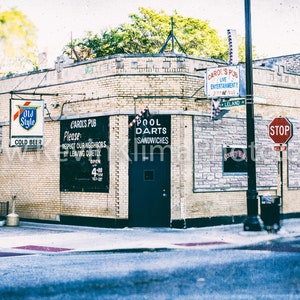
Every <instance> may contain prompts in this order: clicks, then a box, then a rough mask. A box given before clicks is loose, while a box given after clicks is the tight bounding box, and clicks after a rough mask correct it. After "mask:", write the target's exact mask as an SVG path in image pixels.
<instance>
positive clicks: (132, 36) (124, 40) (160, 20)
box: [64, 8, 244, 61]
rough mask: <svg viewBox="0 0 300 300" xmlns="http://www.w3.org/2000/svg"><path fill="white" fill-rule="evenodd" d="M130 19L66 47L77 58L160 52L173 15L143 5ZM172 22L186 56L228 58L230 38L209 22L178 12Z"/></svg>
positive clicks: (240, 48) (67, 51)
mask: <svg viewBox="0 0 300 300" xmlns="http://www.w3.org/2000/svg"><path fill="white" fill-rule="evenodd" d="M129 18H130V22H129V23H125V24H121V25H119V26H118V27H115V28H110V29H109V30H105V31H102V32H101V33H100V34H94V33H92V32H88V33H87V35H86V36H85V37H84V38H82V39H76V40H74V41H73V42H72V43H70V44H68V45H67V46H65V49H64V51H65V53H66V54H68V55H70V56H71V57H72V58H73V59H75V61H78V60H88V59H92V58H96V57H102V56H107V55H112V54H123V53H127V54H136V53H144V54H155V53H159V51H160V50H161V48H162V46H163V45H164V43H165V42H166V40H167V37H168V35H169V33H170V30H171V23H170V16H169V15H167V14H166V13H165V12H164V11H160V12H155V11H154V10H151V9H147V8H140V9H139V13H138V14H131V15H130V16H129ZM173 21H174V24H175V25H174V31H173V32H174V35H175V36H176V38H177V40H178V42H179V43H180V45H181V46H182V48H183V49H184V51H185V53H186V54H187V55H193V56H199V57H204V58H216V59H222V60H225V61H226V60H228V43H227V39H226V38H221V37H220V36H219V35H218V32H217V31H216V30H215V29H213V28H211V27H210V25H209V22H208V21H201V20H198V19H194V18H186V17H183V16H180V15H179V14H178V13H177V12H175V13H174V15H173ZM240 40H241V39H240ZM176 44H177V43H175V44H174V45H175V46H176ZM171 47H172V43H168V47H167V48H166V49H165V51H170V50H171V49H172V48H171ZM243 49H244V45H240V46H239V53H241V54H242V55H241V59H243V52H242V50H243ZM74 50H75V51H74ZM76 55H77V57H76Z"/></svg>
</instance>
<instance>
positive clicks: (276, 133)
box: [269, 117, 293, 209]
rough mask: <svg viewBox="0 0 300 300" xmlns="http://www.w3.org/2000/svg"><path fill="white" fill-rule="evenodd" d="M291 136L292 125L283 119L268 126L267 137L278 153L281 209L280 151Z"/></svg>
mask: <svg viewBox="0 0 300 300" xmlns="http://www.w3.org/2000/svg"><path fill="white" fill-rule="evenodd" d="M292 136H293V124H292V123H291V122H290V121H289V120H288V119H287V118H284V117H278V118H274V119H273V120H272V121H271V122H270V124H269V137H270V138H271V140H272V141H273V142H274V143H276V144H279V145H276V146H274V150H276V151H280V156H279V164H278V168H279V170H278V173H279V174H280V196H281V209H282V207H283V166H282V151H284V150H286V145H282V144H287V142H288V141H289V140H290V139H291V138H292Z"/></svg>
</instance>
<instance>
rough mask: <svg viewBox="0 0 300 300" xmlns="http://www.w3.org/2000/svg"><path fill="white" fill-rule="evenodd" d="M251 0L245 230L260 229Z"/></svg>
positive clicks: (247, 31)
mask: <svg viewBox="0 0 300 300" xmlns="http://www.w3.org/2000/svg"><path fill="white" fill-rule="evenodd" d="M250 2H251V0H245V2H244V6H245V7H244V9H245V50H246V53H245V54H246V121H247V153H248V154H247V156H248V160H247V169H248V190H247V218H246V220H245V222H244V230H245V231H260V230H261V224H260V221H259V219H258V199H257V197H258V193H257V190H256V162H255V127H254V105H253V69H252V37H251V3H250Z"/></svg>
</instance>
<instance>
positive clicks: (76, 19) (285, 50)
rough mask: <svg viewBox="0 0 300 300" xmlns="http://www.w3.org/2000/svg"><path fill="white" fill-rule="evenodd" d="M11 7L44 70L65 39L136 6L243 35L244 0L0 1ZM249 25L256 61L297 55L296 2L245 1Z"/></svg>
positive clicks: (97, 28) (118, 19)
mask: <svg viewBox="0 0 300 300" xmlns="http://www.w3.org/2000/svg"><path fill="white" fill-rule="evenodd" d="M12 7H15V8H16V9H18V10H20V11H22V12H23V13H24V14H26V15H27V16H28V18H29V19H30V20H31V22H32V23H34V25H35V26H36V27H37V29H38V50H39V52H44V51H47V54H48V67H54V61H55V59H56V58H57V57H58V56H60V55H61V54H62V48H63V46H64V45H66V44H67V43H69V42H70V41H71V36H72V37H73V38H80V37H83V36H84V35H85V33H86V32H87V31H92V32H94V33H100V32H101V30H104V29H109V27H115V26H117V25H119V24H122V23H127V22H129V21H130V19H129V15H130V14H131V13H138V8H139V7H146V8H150V9H154V10H156V11H160V10H164V11H165V12H166V13H167V14H169V15H170V16H171V15H172V13H174V11H175V10H176V11H177V13H178V14H180V15H182V16H185V17H192V18H196V19H200V20H208V21H209V24H210V26H211V27H212V28H214V29H216V30H217V31H218V33H219V35H220V36H222V37H226V35H227V29H235V30H237V33H238V34H239V35H242V36H245V16H244V0H0V11H1V10H6V9H10V8H12ZM251 23H252V43H253V45H255V46H256V49H257V52H258V54H259V57H260V58H262V57H274V56H281V55H287V54H296V53H300V39H299V36H300V0H251ZM175 26H176V24H175ZM166 38H167V37H166Z"/></svg>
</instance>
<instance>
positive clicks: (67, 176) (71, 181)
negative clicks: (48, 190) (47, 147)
mask: <svg viewBox="0 0 300 300" xmlns="http://www.w3.org/2000/svg"><path fill="white" fill-rule="evenodd" d="M108 149H109V118H108V117H106V116H105V117H96V118H83V119H72V120H63V121H61V122H60V190H61V191H77V192H108V191H109V151H108Z"/></svg>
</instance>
